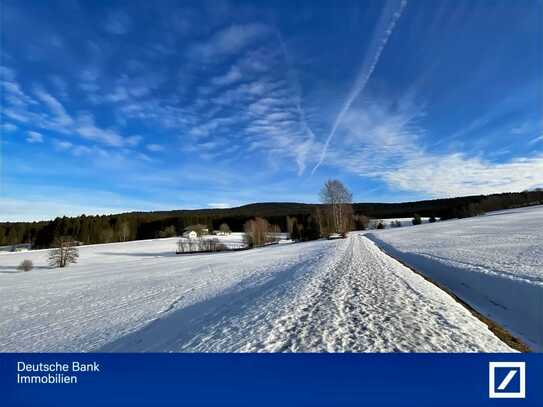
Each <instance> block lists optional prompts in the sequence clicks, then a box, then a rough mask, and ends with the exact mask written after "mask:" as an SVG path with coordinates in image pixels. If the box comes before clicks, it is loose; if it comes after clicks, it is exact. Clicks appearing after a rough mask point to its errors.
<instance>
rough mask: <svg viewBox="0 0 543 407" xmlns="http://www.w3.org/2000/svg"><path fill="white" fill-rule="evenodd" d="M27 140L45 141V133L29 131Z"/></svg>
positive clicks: (31, 141)
mask: <svg viewBox="0 0 543 407" xmlns="http://www.w3.org/2000/svg"><path fill="white" fill-rule="evenodd" d="M26 134H27V136H26V141H27V142H28V143H31V144H33V143H43V135H42V134H41V133H38V132H37V131H29V132H27V133H26Z"/></svg>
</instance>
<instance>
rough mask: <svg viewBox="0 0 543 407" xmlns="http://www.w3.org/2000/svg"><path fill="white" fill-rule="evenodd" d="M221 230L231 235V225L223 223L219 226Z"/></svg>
mask: <svg viewBox="0 0 543 407" xmlns="http://www.w3.org/2000/svg"><path fill="white" fill-rule="evenodd" d="M219 231H220V232H221V233H222V234H225V235H229V234H230V226H228V225H227V224H226V223H221V226H219Z"/></svg>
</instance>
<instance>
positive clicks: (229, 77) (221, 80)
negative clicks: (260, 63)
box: [211, 66, 243, 86]
mask: <svg viewBox="0 0 543 407" xmlns="http://www.w3.org/2000/svg"><path fill="white" fill-rule="evenodd" d="M242 77H243V75H242V74H241V71H240V69H239V68H238V67H237V66H233V67H231V68H230V70H229V71H228V72H227V73H225V74H224V75H222V76H217V77H215V78H213V79H212V80H211V83H213V84H214V85H216V86H227V85H231V84H233V83H236V82H238V81H239V80H241V78H242Z"/></svg>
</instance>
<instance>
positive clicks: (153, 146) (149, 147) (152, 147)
mask: <svg viewBox="0 0 543 407" xmlns="http://www.w3.org/2000/svg"><path fill="white" fill-rule="evenodd" d="M145 147H146V148H147V150H149V151H153V152H159V151H164V147H163V146H161V145H160V144H147V145H146V146H145Z"/></svg>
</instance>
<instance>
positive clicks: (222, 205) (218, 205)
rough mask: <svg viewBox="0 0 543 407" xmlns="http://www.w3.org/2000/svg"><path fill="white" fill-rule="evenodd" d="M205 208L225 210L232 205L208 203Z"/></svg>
mask: <svg viewBox="0 0 543 407" xmlns="http://www.w3.org/2000/svg"><path fill="white" fill-rule="evenodd" d="M207 206H209V207H210V208H214V209H226V208H231V207H232V205H231V204H229V203H227V202H212V203H208V204H207Z"/></svg>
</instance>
